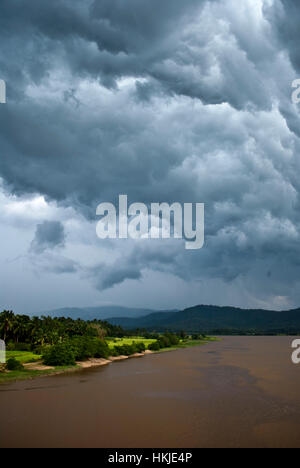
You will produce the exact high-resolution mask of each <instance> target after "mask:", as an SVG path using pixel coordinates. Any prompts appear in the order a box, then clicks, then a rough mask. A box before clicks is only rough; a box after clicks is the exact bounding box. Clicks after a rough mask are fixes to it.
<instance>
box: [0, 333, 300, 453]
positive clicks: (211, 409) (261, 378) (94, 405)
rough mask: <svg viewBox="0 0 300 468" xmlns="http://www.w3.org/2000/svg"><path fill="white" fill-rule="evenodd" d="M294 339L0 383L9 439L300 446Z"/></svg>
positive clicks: (67, 443) (36, 443)
mask: <svg viewBox="0 0 300 468" xmlns="http://www.w3.org/2000/svg"><path fill="white" fill-rule="evenodd" d="M292 341H293V339H292V338H289V337H224V338H223V339H222V341H221V342H212V343H209V344H208V345H205V346H202V347H196V348H189V349H185V350H178V351H172V352H168V353H163V354H155V355H148V356H146V357H143V358H137V359H131V360H127V361H123V362H116V363H113V364H111V365H109V366H106V367H103V368H98V369H93V370H85V371H81V372H78V373H74V374H71V375H60V376H53V377H44V378H39V379H36V380H32V381H25V382H18V383H10V384H5V385H1V386H0V417H1V421H0V447H107V448H115V447H116V448H127V447H136V448H140V447H155V448H161V447H162V448H164V447H168V448H192V447H300V365H295V364H293V363H292V361H291V353H292V349H291V343H292Z"/></svg>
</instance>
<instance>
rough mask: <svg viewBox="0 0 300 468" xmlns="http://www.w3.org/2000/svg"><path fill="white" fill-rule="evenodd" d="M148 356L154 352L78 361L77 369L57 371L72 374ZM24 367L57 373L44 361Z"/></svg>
mask: <svg viewBox="0 0 300 468" xmlns="http://www.w3.org/2000/svg"><path fill="white" fill-rule="evenodd" d="M147 354H152V351H149V350H147V351H145V352H144V353H135V354H132V355H130V356H111V357H109V358H108V359H96V358H90V359H88V360H86V361H80V362H79V361H78V362H76V367H73V368H68V369H66V370H61V371H57V373H60V374H63V373H65V372H70V371H72V370H74V371H76V370H80V369H92V368H93V367H101V366H107V365H108V364H111V363H112V362H117V361H123V360H125V359H132V358H139V357H144V356H146V355H147ZM24 367H25V369H26V370H30V371H41V372H43V371H51V374H52V372H53V371H55V367H52V366H45V365H44V364H43V363H42V361H37V362H32V363H28V364H24Z"/></svg>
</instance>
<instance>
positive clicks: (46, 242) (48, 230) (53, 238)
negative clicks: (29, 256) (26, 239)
mask: <svg viewBox="0 0 300 468" xmlns="http://www.w3.org/2000/svg"><path fill="white" fill-rule="evenodd" d="M64 244H65V230H64V226H63V225H62V223H61V222H59V221H44V222H43V224H38V226H37V228H36V232H35V237H34V239H33V241H32V244H31V251H32V252H35V253H42V252H44V251H45V250H50V249H54V248H55V247H63V246H64Z"/></svg>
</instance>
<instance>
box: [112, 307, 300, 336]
mask: <svg viewBox="0 0 300 468" xmlns="http://www.w3.org/2000/svg"><path fill="white" fill-rule="evenodd" d="M109 322H111V323H112V324H118V325H121V326H122V327H124V328H126V329H133V328H146V329H149V330H157V331H163V330H167V329H168V330H174V331H176V330H177V331H178V330H185V331H187V332H201V331H206V332H211V331H217V330H237V331H238V330H240V331H250V330H257V331H259V332H261V331H270V332H271V331H277V332H278V333H279V332H283V333H284V332H287V331H291V332H292V331H297V332H300V309H296V310H290V311H285V312H277V311H269V310H263V309H252V310H245V309H239V308H235V307H217V306H205V305H199V306H195V307H191V308H189V309H185V310H183V311H180V312H165V313H160V312H156V313H151V314H149V315H146V316H143V317H140V318H132V317H131V318H129V317H128V318H125V317H114V318H110V319H109Z"/></svg>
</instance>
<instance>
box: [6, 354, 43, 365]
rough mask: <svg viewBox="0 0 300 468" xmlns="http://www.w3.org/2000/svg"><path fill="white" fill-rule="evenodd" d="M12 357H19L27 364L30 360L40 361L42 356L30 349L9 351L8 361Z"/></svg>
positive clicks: (18, 358)
mask: <svg viewBox="0 0 300 468" xmlns="http://www.w3.org/2000/svg"><path fill="white" fill-rule="evenodd" d="M12 358H14V359H17V360H18V361H20V362H21V363H22V364H27V363H29V362H35V361H39V360H40V359H41V356H38V355H37V354H34V353H31V352H30V351H7V352H6V360H7V361H8V359H12Z"/></svg>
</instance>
